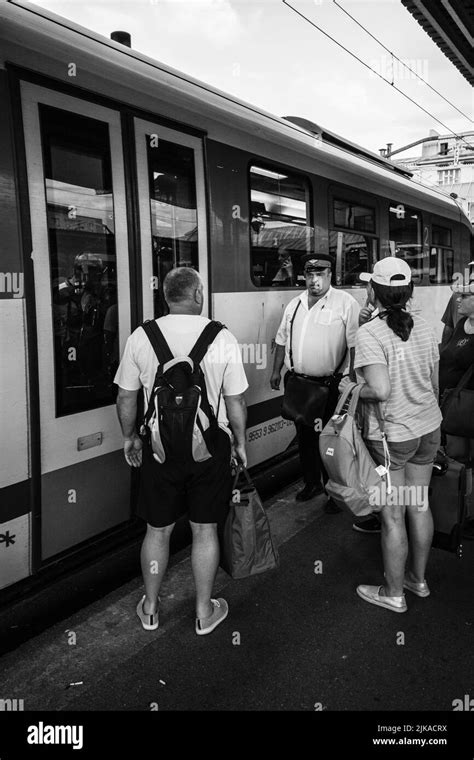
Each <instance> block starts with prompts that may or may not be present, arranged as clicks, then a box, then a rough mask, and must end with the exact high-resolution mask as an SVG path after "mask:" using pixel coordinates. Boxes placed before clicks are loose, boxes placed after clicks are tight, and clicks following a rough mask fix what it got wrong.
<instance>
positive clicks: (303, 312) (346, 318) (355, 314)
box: [275, 286, 359, 377]
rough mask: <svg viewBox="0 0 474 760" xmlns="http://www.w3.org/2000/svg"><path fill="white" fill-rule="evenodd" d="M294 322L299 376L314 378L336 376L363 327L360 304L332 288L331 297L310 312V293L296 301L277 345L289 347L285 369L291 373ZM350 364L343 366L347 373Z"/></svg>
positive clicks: (285, 319)
mask: <svg viewBox="0 0 474 760" xmlns="http://www.w3.org/2000/svg"><path fill="white" fill-rule="evenodd" d="M298 303H299V304H300V307H299V309H298V312H297V314H296V317H295V321H294V322H293V340H292V344H293V364H294V368H295V372H298V373H300V374H303V375H311V376H313V377H326V376H328V375H332V373H333V372H334V371H335V370H336V369H337V367H338V366H339V364H340V362H341V361H342V359H343V358H344V356H345V354H346V352H347V349H348V348H353V347H354V346H355V336H356V332H357V330H358V327H359V304H358V303H357V301H356V300H355V298H353V297H352V296H351V295H350V294H349V293H346V292H345V291H344V290H336V289H335V288H333V287H331V286H330V287H329V290H328V291H327V293H326V294H325V295H324V296H323V297H322V298H320V299H319V301H317V302H316V303H315V304H314V306H312V307H311V309H309V308H308V291H307V290H306V291H305V292H304V293H302V294H301V295H300V296H296V298H293V299H292V300H291V301H290V303H289V304H288V306H287V307H286V309H285V312H284V314H283V319H282V320H281V324H280V327H279V329H278V332H277V335H276V338H275V342H276V343H277V345H279V346H286V351H285V365H286V366H287V368H288V369H290V359H289V348H290V324H291V320H292V317H293V315H294V313H295V310H296V307H297V306H298ZM347 366H348V361H347V359H346V362H345V363H344V365H343V366H341V369H340V370H339V371H340V372H343V371H344V370H345V369H346V367H347Z"/></svg>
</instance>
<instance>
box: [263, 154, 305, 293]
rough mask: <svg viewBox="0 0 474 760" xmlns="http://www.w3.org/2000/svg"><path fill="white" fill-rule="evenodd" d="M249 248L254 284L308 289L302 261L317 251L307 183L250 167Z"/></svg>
mask: <svg viewBox="0 0 474 760" xmlns="http://www.w3.org/2000/svg"><path fill="white" fill-rule="evenodd" d="M250 246H251V261H252V280H253V282H254V284H255V285H259V286H261V287H277V288H285V287H298V286H301V287H305V279H304V277H303V274H302V267H301V265H300V260H301V257H302V256H303V255H304V254H305V253H310V252H311V251H312V250H314V246H313V229H312V227H311V226H310V222H309V189H308V184H307V182H306V181H304V180H303V179H302V178H300V177H297V176H294V175H291V174H288V173H281V172H279V171H273V170H271V169H268V168H265V167H261V166H252V167H250Z"/></svg>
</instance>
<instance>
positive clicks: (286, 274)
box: [272, 248, 294, 285]
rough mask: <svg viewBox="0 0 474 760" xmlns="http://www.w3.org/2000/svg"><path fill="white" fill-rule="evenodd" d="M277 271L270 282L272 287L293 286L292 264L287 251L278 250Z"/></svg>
mask: <svg viewBox="0 0 474 760" xmlns="http://www.w3.org/2000/svg"><path fill="white" fill-rule="evenodd" d="M278 264H279V269H278V272H277V273H276V275H275V277H274V278H273V280H272V285H293V284H294V275H293V262H292V260H291V256H290V254H289V253H288V251H285V250H282V249H281V248H279V249H278Z"/></svg>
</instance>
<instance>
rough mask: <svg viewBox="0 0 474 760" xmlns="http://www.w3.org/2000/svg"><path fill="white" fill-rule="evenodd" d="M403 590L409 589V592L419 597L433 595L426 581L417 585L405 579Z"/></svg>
mask: <svg viewBox="0 0 474 760" xmlns="http://www.w3.org/2000/svg"><path fill="white" fill-rule="evenodd" d="M403 588H407V589H408V591H411V592H412V594H416V595H417V596H429V595H430V593H431V592H430V590H429V588H428V584H427V582H426V581H422V582H421V583H416V582H415V581H411V580H409V579H408V578H405V580H404V581H403Z"/></svg>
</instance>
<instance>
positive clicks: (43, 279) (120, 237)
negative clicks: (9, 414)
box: [20, 80, 130, 474]
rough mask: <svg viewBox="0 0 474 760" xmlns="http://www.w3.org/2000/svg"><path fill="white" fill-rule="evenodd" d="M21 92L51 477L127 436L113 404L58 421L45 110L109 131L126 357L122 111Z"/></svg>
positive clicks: (45, 449) (44, 440) (29, 89)
mask: <svg viewBox="0 0 474 760" xmlns="http://www.w3.org/2000/svg"><path fill="white" fill-rule="evenodd" d="M20 92H21V105H22V116H23V134H24V140H25V159H26V170H27V181H28V197H29V204H30V220H31V237H32V241H33V246H32V251H31V259H32V263H33V270H34V284H35V301H36V326H37V343H38V383H39V399H40V419H41V430H40V439H41V441H40V446H41V474H45V473H48V472H52V471H54V470H57V469H60V468H62V467H67V466H71V465H74V464H76V463H78V462H83V461H86V460H88V459H94V458H96V457H97V456H101V455H103V454H107V453H110V452H113V451H116V450H118V449H119V448H121V446H122V436H121V432H120V427H119V425H118V422H117V419H116V413H115V405H114V404H113V403H110V404H107V405H105V406H103V407H98V408H95V409H90V410H87V411H85V412H77V413H74V414H70V415H64V416H62V417H56V399H55V369H54V340H53V315H52V303H51V300H52V299H51V275H50V272H51V268H50V258H49V242H48V225H47V207H46V192H45V184H44V167H43V155H42V141H41V132H40V120H39V104H45V105H50V106H52V107H55V108H59V109H61V110H66V111H71V112H73V113H77V114H79V115H83V116H88V117H89V118H95V119H97V120H100V121H104V122H107V123H108V125H109V139H110V155H111V166H112V187H113V200H114V224H115V249H116V261H117V293H118V303H119V345H120V353H121V354H122V352H123V349H124V346H125V342H126V340H127V338H128V336H129V334H130V273H129V248H128V225H127V214H126V211H127V207H126V196H125V178H124V161H123V141H122V124H121V116H120V111H119V109H117V110H114V109H111V108H106V107H104V106H100V105H97V104H96V103H92V102H89V101H87V100H84V99H82V98H76V97H73V96H70V95H66V94H64V93H62V92H59V91H56V90H51V89H47V88H45V87H41V86H39V85H36V84H32V83H30V82H28V81H25V80H21V82H20ZM45 252H46V253H45ZM100 415H103V417H102V419H97V418H98V416H100ZM71 418H74V424H73V425H71V424H70V420H71ZM104 423H105V424H104ZM99 428H100V429H101V432H102V433H103V441H102V444H101V445H100V446H98V447H93V448H89V449H85V450H83V451H81V452H79V451H78V450H77V438H78V437H81V436H83V435H88V434H90V433H94V432H98V429H99Z"/></svg>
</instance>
